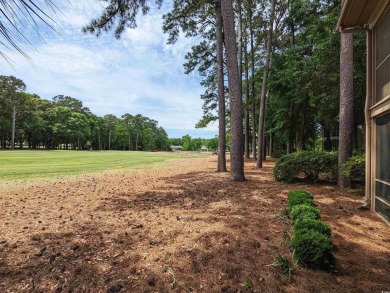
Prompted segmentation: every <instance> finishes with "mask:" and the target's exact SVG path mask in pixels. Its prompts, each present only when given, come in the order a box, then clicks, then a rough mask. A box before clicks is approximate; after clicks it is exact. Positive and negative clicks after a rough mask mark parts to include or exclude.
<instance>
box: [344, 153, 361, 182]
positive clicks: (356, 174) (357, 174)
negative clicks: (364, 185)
mask: <svg viewBox="0 0 390 293" xmlns="http://www.w3.org/2000/svg"><path fill="white" fill-rule="evenodd" d="M341 174H343V176H345V177H347V178H349V179H351V180H354V181H358V182H365V178H366V159H365V157H364V155H357V156H353V157H351V158H349V159H348V161H347V162H345V164H344V165H343V166H342V168H341Z"/></svg>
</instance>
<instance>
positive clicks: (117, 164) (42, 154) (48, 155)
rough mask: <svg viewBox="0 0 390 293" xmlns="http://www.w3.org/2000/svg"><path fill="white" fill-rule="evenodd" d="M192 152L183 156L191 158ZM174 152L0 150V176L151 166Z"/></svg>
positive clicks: (169, 158)
mask: <svg viewBox="0 0 390 293" xmlns="http://www.w3.org/2000/svg"><path fill="white" fill-rule="evenodd" d="M190 157H191V156H185V158H190ZM177 158H184V157H183V156H180V155H176V154H174V153H164V152H161V153H160V152H159V153H148V152H121V151H70V150H68V151H60V150H55V151H43V150H39V151H33V150H20V151H19V150H18V151H0V180H4V179H5V180H12V179H28V178H48V177H55V176H63V175H65V176H68V175H77V174H86V173H98V172H104V171H119V170H137V169H151V168H153V167H155V166H156V164H161V163H164V162H166V161H168V160H171V159H177Z"/></svg>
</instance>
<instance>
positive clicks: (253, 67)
mask: <svg viewBox="0 0 390 293" xmlns="http://www.w3.org/2000/svg"><path fill="white" fill-rule="evenodd" d="M249 33H250V42H251V71H252V72H251V73H252V83H251V85H252V103H251V107H252V111H251V112H252V113H251V114H252V115H251V116H252V153H253V154H252V156H253V160H255V161H256V160H257V156H256V94H255V45H254V31H253V18H252V7H250V8H249Z"/></svg>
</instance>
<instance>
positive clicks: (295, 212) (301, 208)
mask: <svg viewBox="0 0 390 293" xmlns="http://www.w3.org/2000/svg"><path fill="white" fill-rule="evenodd" d="M290 218H291V220H292V221H293V223H294V224H295V223H296V222H299V221H303V220H306V219H311V220H319V219H320V211H319V210H318V209H317V208H316V207H313V206H309V205H304V204H300V205H296V206H294V207H293V208H292V209H291V213H290Z"/></svg>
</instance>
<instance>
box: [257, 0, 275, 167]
mask: <svg viewBox="0 0 390 293" xmlns="http://www.w3.org/2000/svg"><path fill="white" fill-rule="evenodd" d="M275 4H276V0H272V2H271V12H270V13H271V14H270V21H269V28H268V33H267V52H266V59H265V65H264V76H263V85H262V88H261V97H260V110H259V137H258V139H259V141H258V143H257V144H258V153H259V155H258V157H257V168H262V167H263V154H264V151H265V135H264V132H265V102H266V97H267V78H268V71H269V67H270V61H271V50H272V33H273V26H274V11H275Z"/></svg>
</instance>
